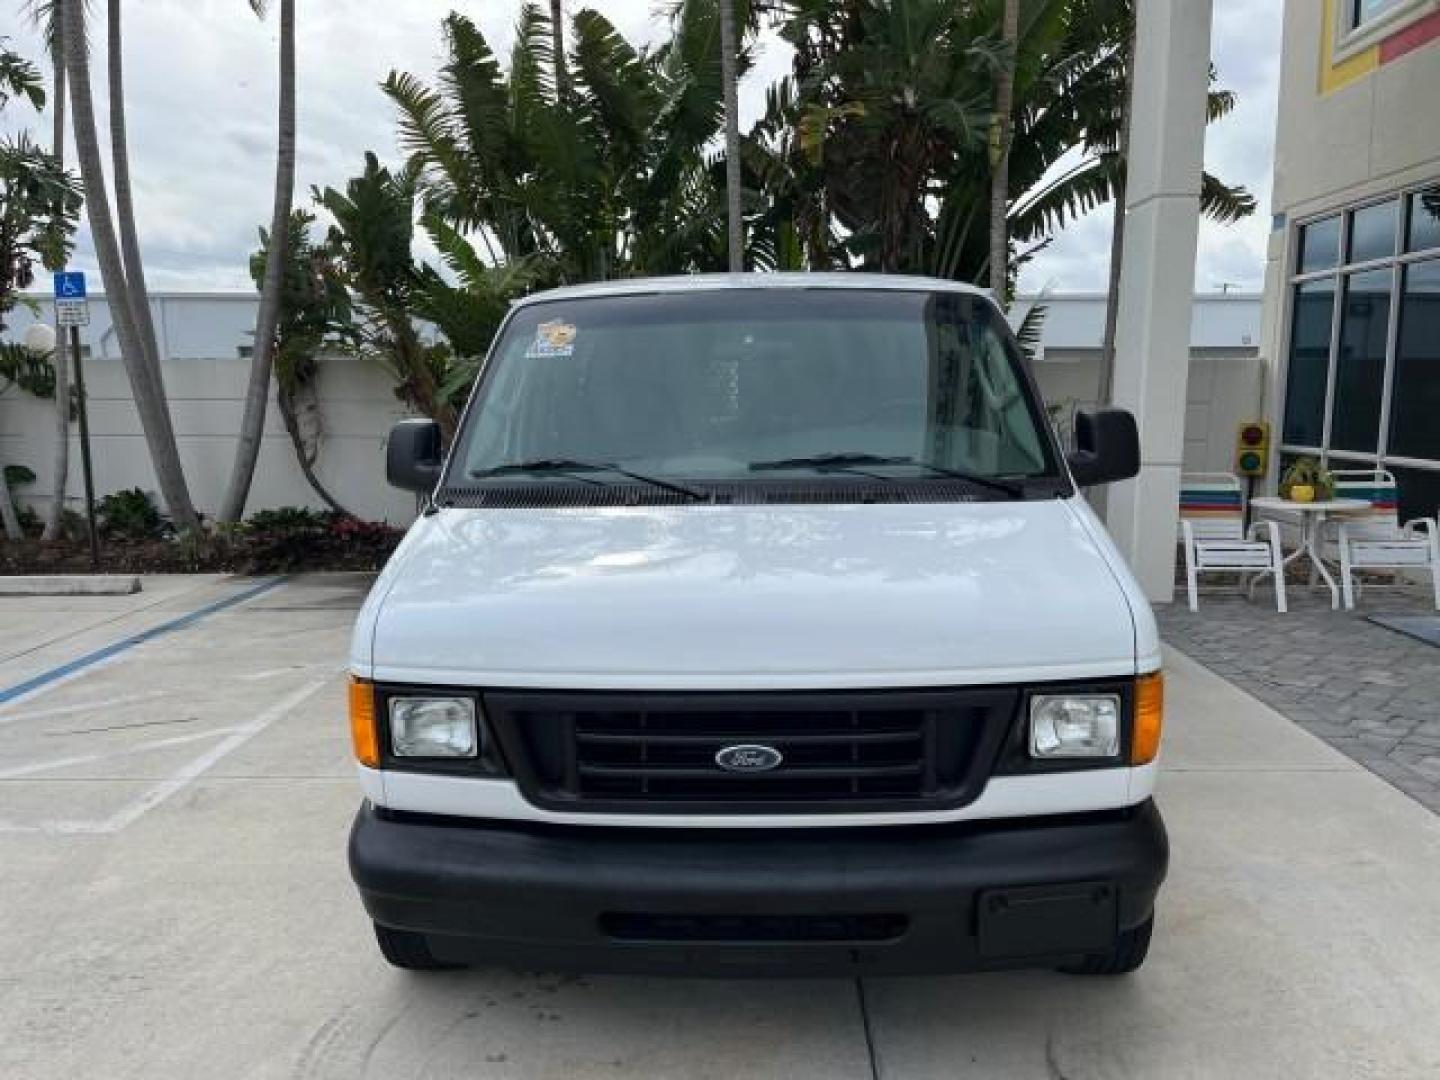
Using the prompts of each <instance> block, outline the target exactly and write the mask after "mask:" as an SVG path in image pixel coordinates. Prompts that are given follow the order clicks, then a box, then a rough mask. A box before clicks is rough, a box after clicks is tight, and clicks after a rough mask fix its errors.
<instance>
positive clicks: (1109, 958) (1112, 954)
mask: <svg viewBox="0 0 1440 1080" xmlns="http://www.w3.org/2000/svg"><path fill="white" fill-rule="evenodd" d="M1154 929H1155V916H1154V915H1151V916H1150V918H1148V919H1146V920H1145V921H1144V922H1143V923H1141V924H1140V925H1139V926H1137V927H1135V928H1134V929H1133V930H1122V931H1121V932H1120V936H1119V937H1117V938H1116V939H1115V945H1114V947H1113V948H1112V949H1111V950H1110V951H1109V952H1103V953H1091V954H1090V955H1089V956H1087V957H1085V958H1084V959H1083V960H1081V961H1080V962H1079V963H1078V964H1067V965H1066V966H1064V967H1062V968H1061V969H1060V970H1061V971H1063V972H1064V973H1065V974H1066V975H1128V974H1130V972H1132V971H1134V970H1136V969H1137V968H1138V967H1139V966H1140V965H1141V964H1143V963H1145V954H1146V953H1148V952H1149V951H1150V934H1151V932H1152V931H1153V930H1154Z"/></svg>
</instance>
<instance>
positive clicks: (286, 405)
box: [275, 384, 355, 517]
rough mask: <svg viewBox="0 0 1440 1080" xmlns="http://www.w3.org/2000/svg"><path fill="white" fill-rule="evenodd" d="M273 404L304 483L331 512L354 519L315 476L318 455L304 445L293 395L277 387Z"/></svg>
mask: <svg viewBox="0 0 1440 1080" xmlns="http://www.w3.org/2000/svg"><path fill="white" fill-rule="evenodd" d="M275 404H276V406H277V408H278V409H279V411H280V418H281V419H282V420H283V421H284V422H285V432H286V434H287V435H289V436H290V444H291V445H292V446H293V447H294V448H295V461H296V462H297V463H298V464H299V466H300V472H301V473H302V474H303V475H304V477H305V481H306V483H308V484H309V485H310V488H311V490H312V491H314V492H315V494H316V495H318V496H320V499H321V501H322V502H324V503H325V505H326V506H328V507H330V509H331V510H334V511H335V512H336V513H337V514H344V515H345V516H346V517H355V515H354V514H352V513H351V512H350V511H349V510H347V509H345V507H343V506H341V505H340V503H339V502H337V501H336V499H335V496H333V495H331V494H330V491H329V489H328V488H326V487H325V485H324V484H323V483H321V481H320V477H319V476H317V475H316V473H315V461H316V458H317V456H318V455H317V454H316V453H315V452H314V451H312V450H311V449H310V447H309V446H307V445H306V443H305V435H304V433H303V432H302V431H301V430H300V417H299V415H298V413H297V411H296V408H295V398H294V395H293V394H292V393H290V392H289V391H288V390H286V389H285V387H284V385H283V384H281V385H277V386H276V388H275Z"/></svg>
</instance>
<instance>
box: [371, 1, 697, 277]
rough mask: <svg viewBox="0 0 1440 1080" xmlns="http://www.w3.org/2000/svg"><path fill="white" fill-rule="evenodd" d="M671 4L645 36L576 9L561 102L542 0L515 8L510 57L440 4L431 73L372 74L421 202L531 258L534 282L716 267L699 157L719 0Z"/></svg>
mask: <svg viewBox="0 0 1440 1080" xmlns="http://www.w3.org/2000/svg"><path fill="white" fill-rule="evenodd" d="M676 11H677V14H676V17H675V19H674V29H673V33H672V35H671V36H670V38H668V39H667V40H665V41H664V42H663V43H661V44H660V45H658V46H656V47H653V48H648V49H637V48H635V47H634V46H632V45H631V44H630V43H629V42H627V41H626V40H625V39H624V38H623V37H622V36H621V35H620V34H619V33H618V32H617V31H616V29H615V27H614V26H613V25H612V24H611V23H610V22H609V21H608V20H607V19H606V18H605V17H604V16H603V15H601V14H600V13H599V12H597V11H595V10H593V9H586V10H583V11H580V12H578V13H577V14H576V15H575V17H574V19H573V20H571V26H570V39H569V40H570V47H569V49H568V52H567V59H568V85H569V87H570V92H569V96H568V97H567V99H566V100H565V101H563V102H561V101H559V100H558V99H557V97H556V95H555V93H554V69H553V59H552V49H553V46H552V44H551V40H552V39H551V37H550V30H549V25H548V24H549V18H548V17H547V16H546V15H545V14H544V13H543V11H542V9H541V7H540V6H539V5H537V4H534V3H527V4H524V5H523V6H522V7H521V10H520V16H519V19H518V20H517V27H516V33H515V42H514V44H513V46H512V47H511V52H510V63H509V66H508V71H506V70H505V68H504V67H502V64H501V61H500V60H499V58H497V57H496V55H495V53H494V52H493V51H492V50H491V48H490V45H489V43H488V42H487V41H486V40H485V37H484V35H483V34H482V33H481V32H480V30H479V28H478V27H476V26H475V24H474V23H473V22H472V21H471V20H469V19H467V18H466V17H465V16H464V15H461V14H459V13H458V12H457V13H454V14H452V15H450V16H449V17H448V18H447V19H446V20H445V23H444V27H445V36H446V52H447V55H446V59H445V62H444V63H443V64H442V66H441V69H440V76H439V79H438V80H437V84H436V85H435V86H433V87H432V86H430V85H427V84H426V83H425V82H423V81H422V80H420V79H418V78H416V77H415V76H413V75H408V74H405V73H402V72H391V74H390V76H389V78H388V79H387V80H386V82H385V87H384V89H385V92H386V94H388V95H389V96H390V98H391V99H392V100H393V101H394V102H395V104H396V106H397V107H398V109H399V112H400V143H401V147H402V148H403V149H404V150H405V151H407V152H408V153H410V154H412V155H414V160H415V161H416V162H417V163H418V166H419V170H420V171H419V174H418V177H417V184H418V198H419V200H420V202H421V205H422V209H424V210H426V211H428V212H430V214H431V216H432V217H435V218H437V219H439V220H441V221H443V222H444V223H445V224H446V225H448V226H450V227H451V228H453V229H455V230H458V232H459V233H460V234H461V235H462V236H464V237H466V238H468V241H473V243H475V244H477V245H480V246H481V248H482V249H483V252H484V256H485V259H486V260H487V261H488V262H489V263H490V264H491V265H496V264H501V263H507V262H518V261H526V260H528V261H529V262H530V263H532V264H534V265H535V267H536V277H537V280H541V281H544V280H554V281H590V280H597V279H605V278H612V277H620V276H629V275H635V274H663V273H685V272H690V271H696V270H719V269H724V267H725V258H726V253H725V238H724V234H723V231H722V230H720V229H718V228H717V227H716V226H717V223H718V222H719V221H720V219H721V216H722V214H723V207H722V206H721V203H720V198H721V193H720V188H719V184H718V183H717V182H716V180H715V178H714V176H713V175H712V170H711V169H710V168H709V166H708V164H707V162H706V149H707V147H708V146H709V145H710V143H711V141H712V139H714V138H715V136H716V135H718V134H719V133H720V131H721V127H722V125H723V122H724V116H723V110H722V108H721V106H720V102H721V99H722V88H721V85H720V63H719V58H718V56H717V42H718V18H717V8H716V5H715V4H714V3H713V2H711V0H681V3H679V4H678V6H677V9H676ZM468 241H467V242H468Z"/></svg>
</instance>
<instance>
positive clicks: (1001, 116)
mask: <svg viewBox="0 0 1440 1080" xmlns="http://www.w3.org/2000/svg"><path fill="white" fill-rule="evenodd" d="M1001 34H1002V36H1003V38H1004V40H1005V44H1006V46H1007V47H1008V48H1009V50H1010V52H1009V56H1008V57H1006V60H1005V66H1004V67H1003V68H1002V70H1001V72H1000V78H999V80H998V83H997V86H996V90H995V126H994V128H993V129H992V132H991V138H990V291H991V292H992V293H993V294H994V295H995V299H996V300H998V301H999V302H1000V303H1002V304H1003V303H1004V302H1005V298H1006V292H1007V291H1008V288H1009V282H1010V230H1009V229H1008V228H1007V222H1006V215H1007V214H1008V212H1009V209H1010V136H1011V119H1012V114H1013V113H1014V112H1015V61H1016V52H1017V51H1018V49H1019V45H1020V0H1005V15H1004V25H1003V26H1002V27H1001Z"/></svg>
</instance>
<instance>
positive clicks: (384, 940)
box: [375, 923, 465, 971]
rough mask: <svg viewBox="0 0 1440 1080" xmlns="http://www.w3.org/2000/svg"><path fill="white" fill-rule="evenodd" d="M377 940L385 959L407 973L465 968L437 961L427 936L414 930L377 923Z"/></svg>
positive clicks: (461, 965)
mask: <svg viewBox="0 0 1440 1080" xmlns="http://www.w3.org/2000/svg"><path fill="white" fill-rule="evenodd" d="M375 940H376V941H377V942H379V944H380V952H381V953H382V954H383V955H384V957H385V959H386V960H388V961H390V963H391V964H392V965H393V966H395V967H397V968H401V969H403V970H405V971H458V970H460V969H461V968H463V967H464V966H465V965H464V964H447V963H445V962H444V961H443V960H437V959H435V954H434V953H432V952H431V951H430V945H429V943H428V942H427V941H426V940H425V935H424V934H417V933H415V932H414V931H413V930H396V929H394V928H393V927H389V926H381V925H380V924H379V923H375Z"/></svg>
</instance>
